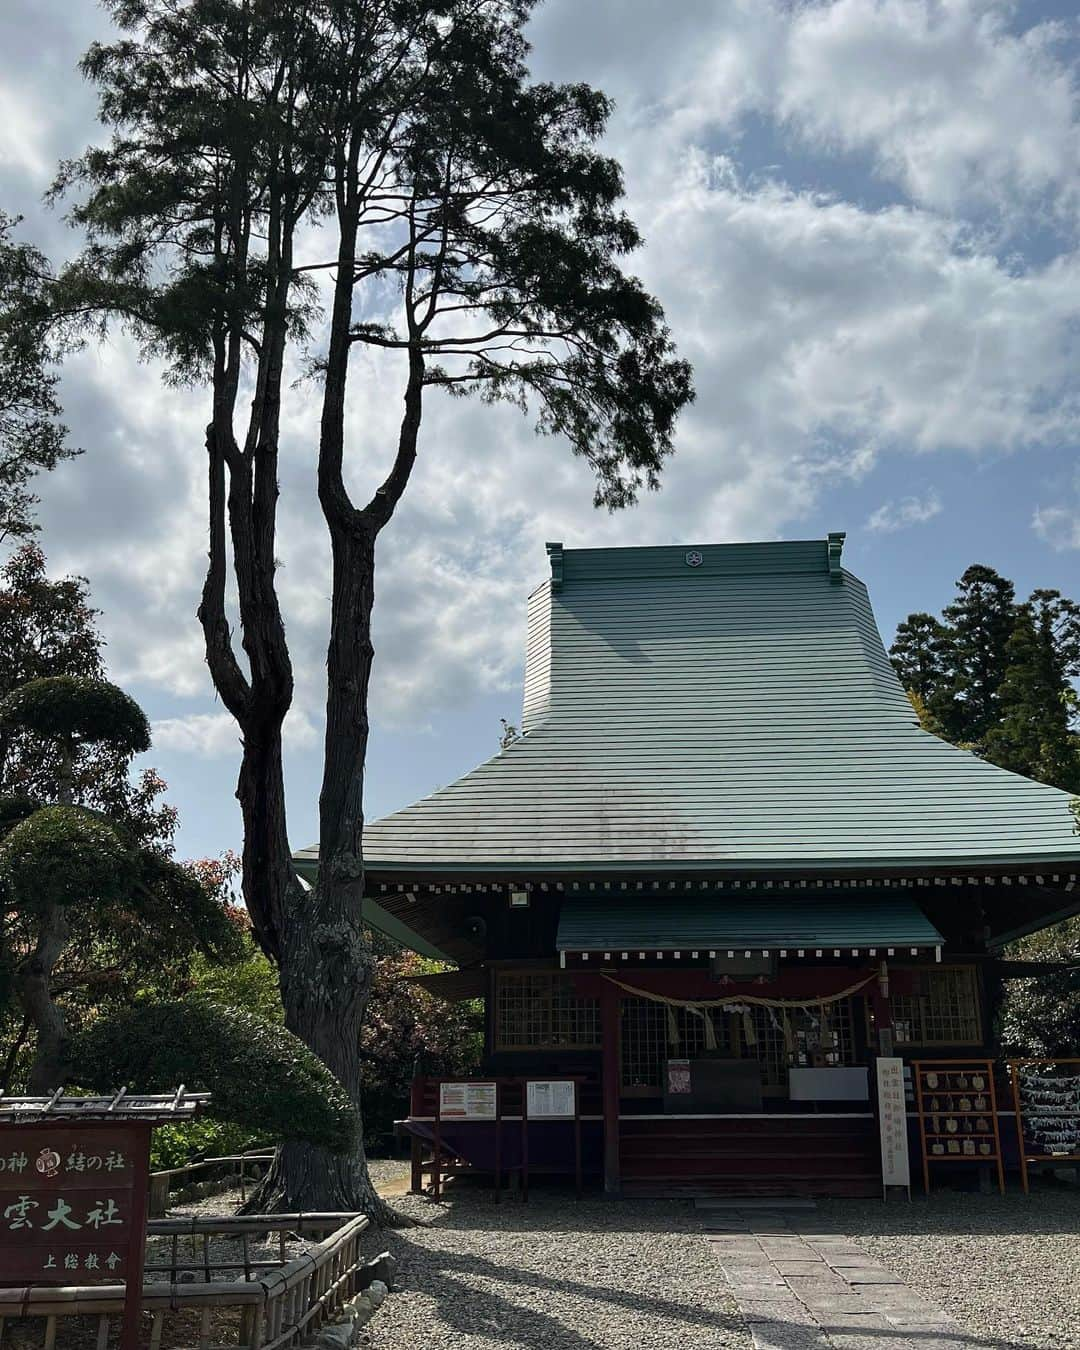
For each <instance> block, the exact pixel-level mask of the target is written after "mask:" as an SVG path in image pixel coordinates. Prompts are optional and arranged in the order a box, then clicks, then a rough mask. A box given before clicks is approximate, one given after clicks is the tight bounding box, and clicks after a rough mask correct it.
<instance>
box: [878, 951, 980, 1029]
mask: <svg viewBox="0 0 1080 1350" xmlns="http://www.w3.org/2000/svg"><path fill="white" fill-rule="evenodd" d="M912 975H913V978H914V988H913V990H912V992H911V993H910V994H893V996H892V1015H893V1034H894V1037H895V1040H896V1043H897V1045H981V1044H982V1025H981V1021H980V1018H979V989H978V983H977V981H976V977H975V968H974V966H942V967H941V968H940V969H934V970H918V971H913V972H912Z"/></svg>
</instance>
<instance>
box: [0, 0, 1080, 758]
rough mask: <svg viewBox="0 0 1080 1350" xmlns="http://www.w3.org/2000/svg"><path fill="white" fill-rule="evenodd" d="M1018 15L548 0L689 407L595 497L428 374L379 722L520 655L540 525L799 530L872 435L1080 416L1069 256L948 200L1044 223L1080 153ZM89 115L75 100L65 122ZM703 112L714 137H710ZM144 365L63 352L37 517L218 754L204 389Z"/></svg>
mask: <svg viewBox="0 0 1080 1350" xmlns="http://www.w3.org/2000/svg"><path fill="white" fill-rule="evenodd" d="M58 12H59V11H58ZM1009 13H1010V11H1009V9H1007V8H1006V7H1004V6H1002V5H992V4H987V3H976V0H941V3H937V4H933V5H931V4H929V3H923V2H922V0H877V2H876V3H875V2H872V0H835V3H811V4H798V5H791V4H787V3H781V0H732V3H731V4H728V5H716V4H714V3H711V0H682V3H680V5H679V6H676V7H670V6H669V7H657V6H655V5H653V4H641V5H638V6H630V7H629V8H628V7H627V6H626V4H625V0H595V2H594V3H593V4H590V6H587V7H585V8H584V9H582V8H581V7H579V6H573V5H568V4H565V3H564V4H556V3H552V4H550V5H547V6H544V7H542V8H541V10H540V11H539V15H540V17H539V20H538V24H537V41H538V43H539V46H538V51H537V63H538V67H542V68H543V71H542V73H543V74H544V75H545V76H546V75H553V76H556V77H560V78H577V77H581V78H589V79H595V80H596V81H597V82H598V83H600V84H602V85H603V86H605V87H606V88H608V90H609V92H611V93H612V94H613V95H614V96H615V97H616V99H617V100H618V103H619V105H620V108H621V112H620V114H619V117H618V119H617V121H616V123H615V126H614V129H613V135H612V147H613V149H614V150H615V151H617V153H618V154H619V156H620V158H621V159H622V160H623V162H624V165H625V170H626V180H627V183H628V187H629V191H630V195H631V202H630V209H631V211H632V214H633V215H634V216H635V218H636V219H638V221H639V222H640V224H641V226H642V228H643V232H644V234H645V237H646V239H647V241H648V246H647V248H646V249H645V250H644V251H643V252H642V253H641V254H640V255H639V256H638V258H637V259H635V260H634V265H635V267H636V269H637V270H639V271H640V272H641V273H642V275H643V277H644V279H645V282H646V284H647V285H648V286H649V287H650V288H651V289H652V290H654V291H655V292H656V293H657V294H658V295H659V296H660V298H661V300H662V301H663V303H664V305H665V307H666V309H667V312H668V317H669V321H670V324H671V327H672V329H673V331H674V333H675V336H676V338H677V340H678V343H679V345H680V348H681V349H682V350H683V352H684V353H685V354H686V355H687V356H689V357H690V359H691V360H692V361H693V363H694V365H695V370H696V381H697V386H698V391H699V397H698V402H697V404H696V405H695V407H694V408H693V409H692V410H690V411H689V412H688V413H687V415H686V416H685V417H684V419H683V421H682V424H681V426H680V428H679V433H678V452H677V455H676V457H675V458H674V460H673V461H672V462H671V464H670V466H669V468H668V470H667V472H666V474H665V486H664V490H663V492H662V493H661V494H660V495H659V496H656V497H649V498H647V499H646V500H645V501H644V502H643V503H642V505H641V506H640V507H639V508H638V509H637V510H636V511H635V512H632V513H627V514H624V515H621V516H616V517H609V516H606V515H597V514H595V513H594V512H593V511H592V508H591V505H590V503H591V495H592V485H591V481H590V476H589V474H588V471H587V468H586V466H585V465H583V464H582V463H581V462H580V461H576V460H574V459H573V458H572V457H571V456H570V454H569V452H568V451H567V449H566V447H565V446H564V445H562V444H560V443H557V442H551V441H547V440H539V441H538V440H537V439H536V438H535V437H534V436H533V434H532V431H531V429H530V427H529V425H528V424H527V423H526V422H525V421H523V420H522V419H521V418H520V417H519V416H518V415H517V414H516V412H514V411H513V410H511V409H508V408H489V407H484V406H481V405H479V404H474V403H458V402H450V401H447V400H444V399H441V398H437V397H433V398H431V399H430V400H429V402H428V405H427V409H426V417H425V422H424V428H423V432H422V436H421V444H420V453H419V459H418V463H417V467H416V471H415V476H414V480H413V482H412V483H411V485H410V487H409V490H408V492H407V494H406V496H405V499H404V501H403V503H402V506H401V508H400V510H399V513H398V515H397V517H396V518H395V520H394V521H393V522H392V524H391V526H390V527H389V529H388V530H387V531H386V533H385V535H384V537H383V538H382V539H381V541H380V544H379V550H378V570H377V578H376V594H377V599H376V626H375V645H376V666H375V681H374V685H373V695H372V707H373V716H374V717H375V718H376V719H377V720H378V721H379V722H381V723H382V724H383V725H384V726H385V725H388V724H389V725H394V726H402V725H409V726H413V727H415V726H417V725H426V724H428V723H429V722H431V721H434V720H436V719H438V718H439V717H441V716H446V715H448V714H449V715H452V712H453V710H454V709H455V707H457V706H458V705H460V704H461V703H462V702H464V701H465V700H466V699H468V698H469V697H470V696H471V695H473V694H475V693H476V692H477V691H496V690H503V689H506V688H508V687H509V686H510V685H512V684H513V682H514V681H515V680H516V679H517V678H518V675H519V673H520V663H521V656H522V637H523V629H524V597H525V594H526V593H527V591H528V590H529V589H530V587H531V586H532V585H534V584H535V583H536V582H537V581H538V580H539V579H540V578H541V576H542V575H543V569H544V552H543V543H544V541H545V539H556V538H561V539H563V540H564V541H565V542H566V543H567V544H568V545H570V546H574V545H577V546H581V545H588V544H592V545H598V544H604V545H618V544H633V543H667V542H674V541H678V540H702V539H716V540H723V539H734V538H752V537H758V538H767V537H772V536H776V535H778V534H780V533H782V532H784V531H787V530H789V529H791V528H793V527H796V522H799V521H800V520H801V519H802V518H804V517H805V516H806V514H807V513H808V511H809V510H810V509H811V508H812V507H813V506H814V504H815V502H816V501H817V500H818V499H819V498H820V496H821V494H822V493H823V492H826V491H827V490H828V489H829V487H830V486H831V485H832V484H834V483H837V482H840V481H844V482H847V483H848V484H851V483H853V482H856V481H861V482H862V483H864V484H865V483H867V482H868V481H872V474H873V472H874V469H875V466H877V465H879V464H880V463H881V462H882V461H883V460H885V459H886V458H888V457H895V456H897V455H901V454H909V453H911V452H918V453H921V454H924V455H926V454H940V453H949V452H952V453H963V454H968V455H972V456H979V455H989V456H1000V455H1003V454H1007V453H1026V452H1030V451H1032V450H1036V449H1039V448H1040V447H1044V446H1053V445H1057V444H1060V443H1063V442H1064V443H1070V442H1072V441H1075V439H1076V438H1077V436H1078V434H1080V378H1078V372H1080V337H1078V334H1080V255H1078V254H1077V253H1076V252H1075V251H1065V252H1063V253H1062V254H1061V256H1060V257H1058V258H1057V259H1055V260H1054V261H1052V262H1050V263H1048V264H1046V265H1042V266H1034V265H1029V266H1025V267H1016V266H1014V265H1012V264H1011V263H1009V262H1006V261H1003V260H1002V259H1001V258H999V257H998V256H997V255H996V254H995V252H994V249H993V241H992V240H991V239H989V238H988V236H986V235H984V234H983V233H982V232H981V231H980V230H979V229H976V228H973V222H972V219H970V218H968V217H965V216H964V215H963V214H962V211H963V210H967V209H968V207H969V206H972V205H976V206H981V207H985V205H987V204H988V203H990V204H994V205H996V206H997V207H998V208H999V209H1000V210H1002V211H1003V212H1007V213H1008V212H1016V211H1028V212H1030V213H1031V216H1030V218H1031V220H1032V221H1033V222H1034V221H1036V218H1037V215H1038V212H1037V208H1038V207H1039V206H1041V204H1042V202H1043V199H1044V198H1046V199H1050V198H1053V199H1054V200H1055V201H1057V202H1058V204H1059V205H1060V203H1062V202H1064V201H1067V200H1070V196H1069V194H1070V193H1071V192H1072V191H1073V186H1074V184H1075V180H1076V175H1077V174H1078V173H1080V156H1077V154H1076V153H1075V152H1076V148H1077V147H1076V139H1075V106H1074V103H1075V99H1074V95H1073V91H1072V85H1071V83H1070V77H1069V75H1068V73H1067V71H1065V69H1064V68H1063V67H1062V66H1061V64H1060V63H1059V62H1058V60H1057V58H1056V57H1055V54H1054V48H1053V45H1052V38H1053V36H1054V31H1053V30H1051V29H1049V28H1046V27H1044V28H1042V29H1038V30H1034V31H1032V32H1029V34H1028V35H1027V36H1025V37H1017V36H1015V35H1014V34H1012V33H1011V32H1010V31H1009V30H1008V28H1007V26H1006V21H1007V19H1008V16H1009ZM627 14H630V15H631V16H632V21H631V20H630V19H627V18H626V15H627ZM76 51H77V47H73V48H72V52H71V56H72V60H73V59H74V56H75V54H76ZM0 63H2V57H0ZM545 63H546V65H545ZM673 91H677V93H676V94H673ZM26 106H30V105H26ZM751 113H753V114H755V115H756V116H757V117H759V118H761V119H764V120H765V121H767V122H769V124H770V127H771V129H772V131H773V132H774V133H776V132H778V133H779V134H780V136H781V137H783V136H787V137H789V138H790V139H791V142H792V144H794V145H796V146H798V145H806V144H813V145H814V146H815V147H816V148H817V149H818V150H820V151H821V152H822V154H823V155H824V157H825V159H826V160H828V156H829V155H830V154H831V153H832V151H834V150H836V149H840V150H844V151H856V152H858V153H860V154H862V155H864V156H869V157H870V158H871V159H872V162H873V164H874V165H875V166H876V169H877V171H878V173H879V174H882V175H887V176H889V177H890V179H892V180H894V181H895V182H896V183H897V184H899V185H900V187H901V188H902V189H903V192H904V193H906V194H907V195H908V197H909V199H910V200H909V202H908V204H906V205H892V206H889V207H887V208H885V209H877V210H874V209H868V208H867V207H866V206H865V205H863V204H860V200H861V199H860V195H859V193H858V192H857V191H855V190H852V192H851V193H850V199H844V197H842V196H840V195H838V194H837V190H836V185H835V184H831V185H830V184H824V185H823V190H821V191H818V192H812V191H800V190H795V189H794V188H793V187H791V186H788V185H786V184H784V183H783V182H779V181H768V180H763V179H762V178H761V176H760V175H758V176H755V175H754V174H752V173H750V174H748V173H747V172H746V171H745V170H744V169H743V168H742V167H741V166H740V165H739V163H738V162H737V158H736V156H737V154H739V153H741V152H742V151H743V150H744V149H745V148H747V147H748V146H749V141H750V139H751V132H750V131H748V130H747V126H748V123H747V117H748V114H751ZM92 134H93V132H92V131H91V130H90V129H89V128H87V127H80V128H79V129H78V136H77V137H76V138H75V139H74V141H73V143H72V144H69V145H64V146H63V147H61V149H62V151H64V152H67V153H71V152H73V151H76V150H77V149H78V148H79V146H80V144H81V142H82V141H83V140H85V139H86V138H87V137H89V136H90V135H92ZM740 135H741V136H743V138H744V139H743V141H742V142H740V140H739V137H740ZM721 137H722V138H723V139H724V140H725V142H726V143H727V144H728V148H729V149H730V150H731V151H732V153H731V154H729V155H722V154H717V153H716V152H715V146H716V143H717V141H718V139H719V138H721ZM35 153H36V152H35ZM829 162H831V161H829ZM863 179H864V180H865V174H864V175H863ZM848 186H851V185H850V183H849V184H848ZM825 189H830V190H825ZM868 195H870V196H872V195H873V194H868ZM1075 244H1076V239H1075V237H1074V240H1073V246H1074V248H1075ZM159 376H160V372H159V371H157V370H156V369H154V368H153V367H144V366H140V365H139V363H138V362H137V360H136V358H135V356H134V354H133V353H132V351H131V349H130V347H127V346H126V345H125V344H123V343H119V344H117V345H116V346H115V347H114V348H112V349H110V350H109V351H107V352H105V353H103V354H102V355H100V356H98V355H90V354H88V355H86V356H84V357H82V358H80V361H79V362H78V363H77V364H75V365H73V366H72V367H71V368H70V370H69V372H68V375H67V377H66V378H65V388H64V396H65V403H66V405H67V408H68V413H69V421H70V422H71V425H72V426H73V427H74V428H75V430H76V433H77V439H78V440H79V441H80V442H81V443H82V444H84V445H86V446H87V451H88V453H87V454H86V456H84V458H83V459H82V460H81V461H78V462H77V463H76V464H74V465H71V466H65V467H64V469H63V470H62V471H59V472H58V473H56V474H55V475H53V476H52V479H51V480H50V482H49V485H48V491H47V493H46V494H45V508H44V518H45V522H46V525H47V532H46V539H45V542H46V544H47V545H48V547H49V549H50V552H51V554H52V557H53V561H54V563H55V565H56V566H57V567H69V568H74V569H76V570H79V571H84V572H86V573H87V574H88V575H89V577H90V580H91V583H92V586H93V592H94V596H95V599H96V602H97V603H98V604H99V605H100V606H101V607H102V609H103V610H104V615H103V624H104V627H105V631H106V636H107V638H108V643H109V646H108V657H109V660H110V665H111V669H112V673H113V676H114V678H117V679H119V680H121V681H122V682H128V681H132V682H135V683H137V684H138V685H139V686H140V693H142V691H143V690H144V689H145V688H150V689H155V688H156V689H159V690H161V691H163V692H164V693H167V694H169V695H170V696H173V697H183V698H187V699H191V698H198V699H204V700H205V703H200V704H199V708H198V710H197V711H195V712H193V713H192V714H191V715H189V716H185V717H170V718H167V719H164V720H163V721H161V722H159V723H158V725H157V728H156V732H157V743H158V744H159V745H161V746H163V747H168V748H175V749H180V750H184V751H186V752H187V753H190V754H193V755H205V756H214V757H220V756H230V757H235V755H236V753H237V733H236V729H235V727H234V726H233V724H232V721H231V719H230V718H229V717H228V715H227V714H226V713H224V712H223V711H220V710H219V709H218V707H217V705H215V704H213V703H212V702H211V688H210V682H209V678H208V675H207V672H206V669H205V664H204V660H203V654H202V646H201V641H200V635H199V630H198V626H197V624H196V622H195V618H194V611H195V608H196V605H197V603H198V594H199V588H200V586H201V582H202V574H203V569H204V566H205V555H206V525H205V454H204V450H203V432H202V428H203V426H204V424H205V422H206V420H207V412H206V400H205V393H204V392H203V391H198V390H196V391H179V390H175V389H170V388H168V387H165V386H163V385H162V383H161V381H160V378H159ZM357 376H358V378H357V384H356V388H355V389H354V391H353V395H352V399H351V404H350V430H349V461H350V465H351V471H352V473H353V474H354V477H355V487H356V490H357V493H358V495H359V494H361V493H362V492H363V490H364V488H365V487H367V486H369V485H370V484H371V483H372V482H373V481H375V480H376V479H377V477H378V476H379V475H380V473H381V472H382V471H383V469H384V468H385V466H386V464H387V463H388V460H389V455H390V453H391V448H392V445H393V443H394V439H395V432H396V419H397V415H398V410H399V402H398V395H397V394H396V393H395V392H394V390H395V388H396V386H395V385H394V384H393V383H392V381H391V379H390V376H389V374H388V368H387V366H386V365H385V364H383V363H380V362H377V361H372V362H365V364H363V365H361V366H359V367H358V370H357ZM388 390H389V391H390V393H389V394H388V392H387V391H388ZM316 423H317V413H316V410H315V407H314V404H313V392H312V390H311V388H310V386H307V385H304V386H300V387H299V388H293V387H291V386H290V387H289V388H288V389H287V391H286V396H285V408H284V422H283V455H282V462H281V473H280V478H281V492H282V496H281V505H280V511H281V529H280V537H279V540H278V547H277V553H278V556H279V557H280V560H281V568H280V571H279V574H278V575H279V586H280V592H281V596H282V602H283V606H284V610H285V617H286V624H287V632H288V637H289V641H290V646H291V649H292V652H293V660H294V667H295V673H296V680H297V696H296V706H297V712H296V714H295V715H294V718H293V719H291V722H290V732H289V735H290V737H291V738H292V744H293V745H294V746H297V747H303V746H307V745H314V744H315V743H316V742H317V740H318V727H319V722H320V718H321V705H322V700H323V690H322V685H323V679H324V671H325V643H326V625H327V619H328V595H329V561H328V556H327V548H326V541H325V532H324V528H323V524H322V521H321V518H320V516H319V513H318V509H317V505H316V503H315V498H314V489H313V467H312V462H311V455H312V451H311V447H312V444H313V440H314V428H315V426H316ZM931 508H932V510H931ZM936 510H940V503H936V499H934V498H933V496H932V494H931V496H929V497H927V498H923V499H911V501H900V502H896V501H891V502H887V503H886V504H885V506H884V507H882V508H880V509H879V511H878V512H875V513H873V515H872V516H871V518H870V521H868V522H867V524H868V527H869V528H877V529H882V528H890V527H891V528H895V527H897V525H895V524H894V522H897V523H900V522H902V523H913V522H914V520H915V519H916V518H917V515H918V512H919V511H922V512H924V513H925V512H927V511H931V513H933V511H936ZM1060 510H1062V508H1060V507H1052V508H1047V509H1046V510H1045V511H1042V512H1040V516H1039V517H1037V519H1036V525H1035V527H1036V529H1040V530H1044V531H1046V534H1045V536H1044V537H1047V538H1050V537H1051V534H1052V533H1053V532H1054V531H1055V530H1057V531H1058V532H1057V533H1053V537H1054V538H1058V537H1065V536H1063V535H1061V533H1060V529H1061V528H1063V527H1061V526H1060V522H1057V517H1056V516H1055V512H1059V511H1060ZM905 512H906V513H907V515H906V516H905ZM913 512H914V513H915V514H914V515H913V514H912V513H913ZM882 513H884V514H882ZM879 515H880V516H881V520H880V522H879V523H877V524H876V525H874V524H871V522H873V521H874V520H875V518H876V517H878V516H879ZM923 518H928V516H926V515H924V517H923ZM1040 519H1041V520H1042V522H1043V523H1042V524H1040ZM835 523H836V527H837V528H842V527H843V526H844V524H845V522H844V521H843V520H838V521H836V522H835Z"/></svg>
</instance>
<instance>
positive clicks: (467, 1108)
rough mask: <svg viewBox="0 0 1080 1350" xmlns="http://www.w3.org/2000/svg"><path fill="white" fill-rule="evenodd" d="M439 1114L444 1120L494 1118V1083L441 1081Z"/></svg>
mask: <svg viewBox="0 0 1080 1350" xmlns="http://www.w3.org/2000/svg"><path fill="white" fill-rule="evenodd" d="M439 1115H440V1117H441V1118H442V1119H443V1120H494V1119H495V1084H494V1083H440V1084H439Z"/></svg>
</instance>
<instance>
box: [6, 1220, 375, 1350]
mask: <svg viewBox="0 0 1080 1350" xmlns="http://www.w3.org/2000/svg"><path fill="white" fill-rule="evenodd" d="M367 1227H368V1220H367V1218H366V1216H364V1215H362V1214H268V1215H250V1216H239V1217H237V1218H224V1219H221V1218H189V1219H153V1220H151V1221H150V1224H149V1226H148V1229H147V1236H148V1238H149V1239H151V1240H153V1239H155V1238H169V1239H172V1240H173V1241H172V1252H171V1255H172V1258H173V1259H172V1260H170V1261H166V1262H164V1263H162V1262H158V1261H152V1262H149V1263H148V1268H147V1273H148V1274H151V1275H153V1274H159V1273H162V1272H168V1273H169V1274H170V1275H171V1277H172V1278H170V1279H169V1280H163V1281H161V1282H159V1283H158V1282H147V1283H144V1285H143V1291H142V1306H143V1312H144V1315H145V1314H149V1315H150V1337H149V1345H150V1350H160V1346H161V1343H162V1337H163V1334H164V1332H165V1322H166V1318H170V1319H173V1320H174V1321H175V1323H176V1325H175V1326H172V1325H171V1326H170V1328H169V1331H170V1334H169V1337H168V1344H169V1346H170V1348H171V1350H172V1348H174V1347H177V1346H184V1347H198V1350H225V1347H240V1350H284V1347H286V1346H289V1345H292V1344H293V1343H294V1342H299V1341H300V1340H301V1339H304V1340H306V1339H308V1338H309V1337H311V1336H312V1335H313V1334H314V1332H315V1331H316V1330H317V1329H318V1327H319V1326H320V1325H321V1324H322V1323H323V1322H325V1321H327V1320H329V1319H331V1318H333V1317H334V1316H335V1314H336V1313H338V1312H339V1311H340V1310H341V1309H342V1307H343V1306H344V1305H345V1303H346V1302H347V1301H348V1300H349V1299H350V1298H352V1297H353V1295H354V1294H356V1293H357V1292H358V1289H359V1278H360V1269H361V1267H362V1265H363V1264H364V1257H363V1254H362V1252H361V1238H362V1235H363V1233H364V1230H365V1229H366V1228H367ZM270 1234H276V1235H277V1237H278V1252H279V1256H278V1258H277V1259H276V1260H275V1259H272V1258H268V1259H253V1258H251V1257H250V1254H249V1251H248V1243H249V1242H250V1240H251V1239H252V1238H253V1237H261V1238H263V1239H265V1238H266V1237H268V1236H269V1235H270ZM304 1234H308V1235H309V1236H312V1237H315V1236H317V1235H319V1234H329V1236H324V1237H323V1239H322V1240H321V1241H317V1242H316V1243H315V1244H314V1245H313V1246H312V1247H311V1248H310V1250H309V1251H307V1252H305V1253H304V1254H302V1255H300V1256H296V1257H293V1258H291V1259H286V1257H285V1255H284V1252H285V1242H286V1240H287V1238H288V1237H292V1236H297V1237H300V1236H303V1235H304ZM183 1236H187V1237H190V1238H191V1239H192V1241H193V1242H194V1241H195V1240H197V1239H202V1247H203V1255H204V1259H203V1260H202V1261H200V1262H197V1263H185V1262H184V1261H183V1260H181V1259H179V1252H178V1250H177V1244H178V1242H179V1239H180V1238H181V1237H183ZM214 1237H218V1238H220V1237H225V1238H232V1239H234V1240H236V1241H238V1242H239V1243H240V1244H241V1259H240V1260H239V1261H234V1260H229V1259H225V1260H221V1259H218V1258H217V1257H216V1256H215V1255H213V1254H211V1251H210V1239H211V1238H214ZM196 1271H197V1272H201V1273H202V1274H203V1279H202V1280H198V1281H197V1282H196V1281H192V1282H190V1283H182V1282H178V1281H180V1280H183V1279H184V1278H185V1276H186V1278H187V1279H188V1280H192V1276H193V1274H194V1273H195V1272H196ZM216 1272H220V1273H222V1274H225V1273H228V1272H234V1273H235V1272H242V1273H243V1278H242V1279H238V1278H235V1277H234V1278H231V1279H221V1280H218V1279H215V1278H214V1275H215V1273H216ZM123 1308H124V1289H123V1286H122V1285H88V1286H83V1287H79V1288H70V1289H64V1288H47V1287H43V1286H38V1287H33V1288H22V1289H0V1340H2V1339H3V1334H4V1330H5V1323H6V1322H8V1321H10V1320H14V1319H23V1318H41V1319H43V1320H44V1323H45V1327H44V1341H43V1350H55V1346H56V1336H57V1327H58V1325H59V1324H60V1322H61V1321H62V1320H63V1319H66V1318H71V1317H85V1318H92V1319H96V1321H97V1328H96V1350H106V1347H107V1345H108V1342H109V1328H110V1320H111V1319H114V1318H115V1319H119V1318H120V1317H121V1316H122V1314H123ZM223 1323H224V1325H223Z"/></svg>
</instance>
